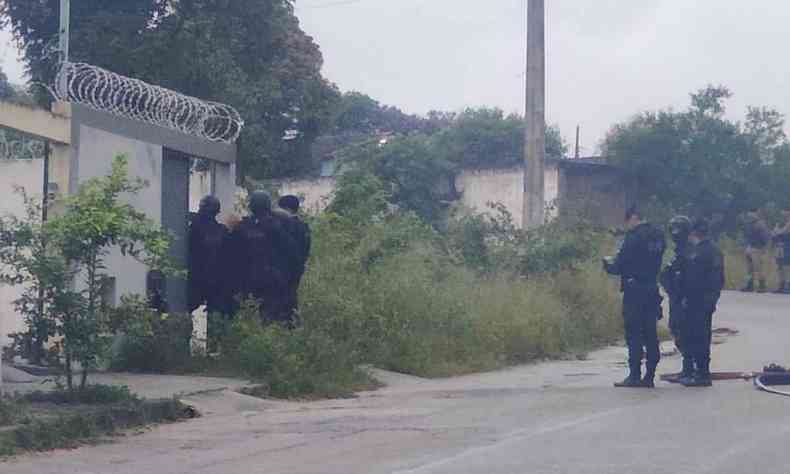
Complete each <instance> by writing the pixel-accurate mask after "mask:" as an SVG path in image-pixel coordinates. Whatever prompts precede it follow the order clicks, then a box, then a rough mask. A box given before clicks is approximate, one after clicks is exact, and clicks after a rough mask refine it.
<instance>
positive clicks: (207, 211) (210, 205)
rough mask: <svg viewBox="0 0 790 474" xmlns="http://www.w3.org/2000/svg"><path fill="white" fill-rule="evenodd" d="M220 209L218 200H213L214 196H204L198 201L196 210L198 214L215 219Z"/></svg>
mask: <svg viewBox="0 0 790 474" xmlns="http://www.w3.org/2000/svg"><path fill="white" fill-rule="evenodd" d="M220 209H221V207H220V203H219V199H217V198H215V197H214V196H206V197H204V198H203V199H201V200H200V209H199V210H198V214H201V215H205V216H210V217H217V214H219V211H220Z"/></svg>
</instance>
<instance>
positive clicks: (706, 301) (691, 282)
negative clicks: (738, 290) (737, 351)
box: [680, 219, 724, 387]
mask: <svg viewBox="0 0 790 474" xmlns="http://www.w3.org/2000/svg"><path fill="white" fill-rule="evenodd" d="M708 232H709V231H708V223H707V222H706V221H705V220H704V219H700V220H698V221H695V222H694V225H693V226H692V228H691V235H690V236H689V242H690V243H691V248H690V250H689V253H688V261H687V262H688V264H687V267H686V274H685V276H684V278H683V280H684V285H683V297H684V308H685V312H686V318H687V320H686V322H685V324H684V329H685V330H684V336H683V337H684V339H685V340H686V344H687V345H688V350H689V351H690V353H691V355H692V358H693V359H694V373H693V375H692V376H686V377H683V378H682V379H680V383H682V384H683V385H685V386H687V387H710V386H711V385H712V382H711V376H710V345H711V336H712V325H713V313H715V312H716V305H717V304H718V302H719V297H720V296H721V291H722V289H723V288H724V256H723V255H722V253H721V250H719V248H718V247H717V246H716V244H714V243H713V242H712V241H711V240H710V239H709V238H708Z"/></svg>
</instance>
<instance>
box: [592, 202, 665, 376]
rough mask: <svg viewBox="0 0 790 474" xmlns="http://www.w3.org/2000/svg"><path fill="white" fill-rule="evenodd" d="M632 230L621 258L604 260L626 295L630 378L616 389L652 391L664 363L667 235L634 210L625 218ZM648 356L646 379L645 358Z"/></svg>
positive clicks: (605, 266) (625, 311) (625, 308)
mask: <svg viewBox="0 0 790 474" xmlns="http://www.w3.org/2000/svg"><path fill="white" fill-rule="evenodd" d="M625 224H626V227H627V229H628V232H627V233H626V236H625V240H624V241H623V244H622V246H621V247H620V250H619V252H618V253H617V256H616V257H614V258H612V257H608V258H605V259H604V268H605V270H606V271H607V273H609V274H611V275H619V276H620V285H621V288H620V289H621V291H622V292H623V322H624V325H625V338H626V343H627V345H628V367H629V374H628V377H626V378H625V380H623V381H622V382H618V383H616V384H615V387H633V388H637V387H639V388H652V387H653V386H654V378H655V375H656V368H657V367H658V362H659V360H660V359H661V351H660V349H659V343H658V331H657V328H656V326H657V323H658V320H659V319H661V317H662V313H661V300H662V298H661V295H660V293H659V291H658V281H657V280H658V274H659V272H660V271H661V264H662V260H663V257H664V251H665V250H666V241H665V239H664V233H663V232H662V231H661V230H660V229H658V228H657V227H655V226H654V225H652V224H650V223H648V222H645V221H643V220H642V217H641V215H640V214H639V211H638V210H637V209H636V208H635V207H632V208H630V209H629V210H628V211H627V212H626V214H625ZM644 352H646V353H647V364H646V371H645V376H644V378H642V377H641V375H642V374H641V372H642V354H643V353H644Z"/></svg>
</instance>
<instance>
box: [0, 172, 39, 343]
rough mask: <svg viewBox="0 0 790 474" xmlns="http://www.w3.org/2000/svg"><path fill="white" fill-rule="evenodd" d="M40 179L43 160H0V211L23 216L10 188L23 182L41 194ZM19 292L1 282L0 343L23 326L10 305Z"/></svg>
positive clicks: (21, 203) (32, 193) (21, 205)
mask: <svg viewBox="0 0 790 474" xmlns="http://www.w3.org/2000/svg"><path fill="white" fill-rule="evenodd" d="M43 181H44V162H43V160H26V161H16V160H14V161H9V160H0V193H2V197H3V198H2V200H0V214H3V215H7V214H11V215H15V216H19V217H22V216H24V214H25V205H24V201H23V200H22V197H21V196H20V195H18V194H16V193H14V192H13V189H14V187H15V186H22V187H24V188H25V191H26V192H27V193H28V194H29V195H30V196H41V190H42V187H43ZM20 294H21V289H20V288H18V287H12V286H6V285H0V346H4V345H6V344H8V343H9V342H10V341H9V339H8V337H7V336H6V335H7V334H9V333H12V332H19V331H23V330H24V329H25V327H24V323H23V321H22V319H21V318H20V317H18V316H17V314H16V313H15V312H14V311H13V305H12V301H14V300H15V299H17V298H19V296H20Z"/></svg>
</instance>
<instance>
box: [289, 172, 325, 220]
mask: <svg viewBox="0 0 790 474" xmlns="http://www.w3.org/2000/svg"><path fill="white" fill-rule="evenodd" d="M334 192H335V178H318V179H311V180H293V181H284V182H282V183H281V187H280V195H281V196H285V195H288V194H293V195H294V196H299V198H300V199H301V200H302V208H303V209H304V210H305V211H306V212H309V213H318V212H321V211H322V210H324V209H325V208H326V207H327V206H328V205H329V203H330V202H331V201H332V194H333V193H334Z"/></svg>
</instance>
